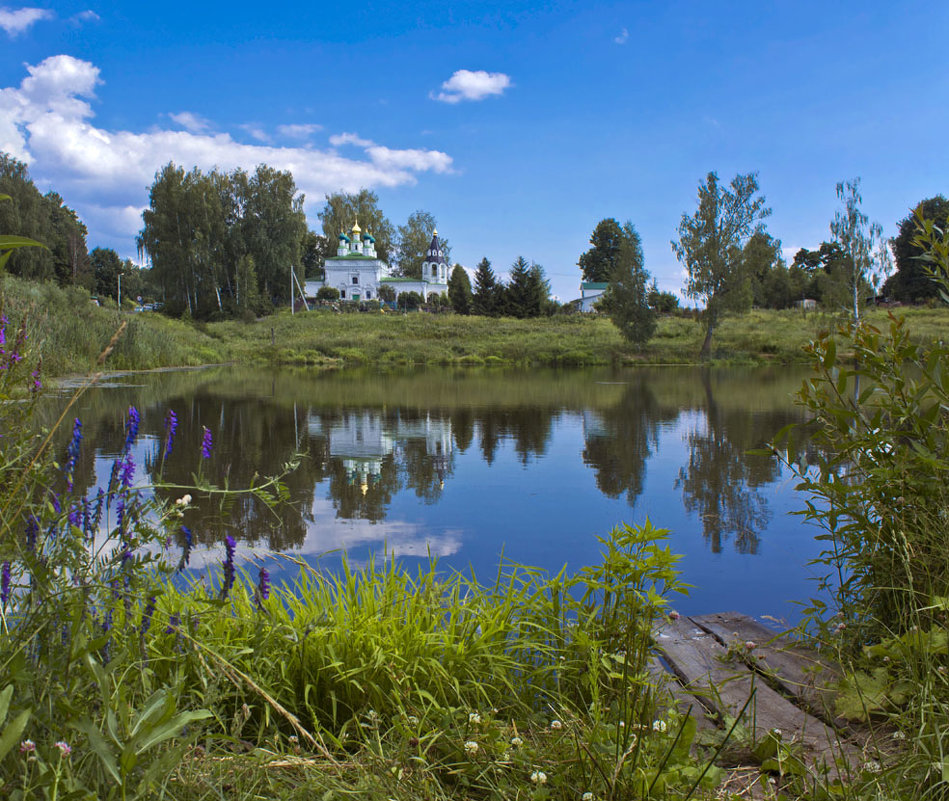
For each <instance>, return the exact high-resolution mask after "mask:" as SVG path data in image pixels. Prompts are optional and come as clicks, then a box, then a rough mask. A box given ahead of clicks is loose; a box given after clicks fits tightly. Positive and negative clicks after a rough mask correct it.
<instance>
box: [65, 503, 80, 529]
mask: <svg viewBox="0 0 949 801" xmlns="http://www.w3.org/2000/svg"><path fill="white" fill-rule="evenodd" d="M67 519H68V520H69V525H71V526H75V527H76V528H79V526H81V525H82V507H81V506H80V505H79V504H78V503H74V504H72V505H71V506H70V507H69V514H68V515H67Z"/></svg>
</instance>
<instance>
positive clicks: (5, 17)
mask: <svg viewBox="0 0 949 801" xmlns="http://www.w3.org/2000/svg"><path fill="white" fill-rule="evenodd" d="M55 16H56V15H55V14H53V12H52V11H50V10H49V9H47V8H17V9H12V8H6V7H2V8H0V28H3V30H5V31H6V32H7V34H8V35H9V36H16V35H17V34H20V33H23V32H24V31H25V30H27V29H28V28H29V27H30V26H32V25H33V24H34V23H36V22H39V21H40V20H41V19H53V17H55Z"/></svg>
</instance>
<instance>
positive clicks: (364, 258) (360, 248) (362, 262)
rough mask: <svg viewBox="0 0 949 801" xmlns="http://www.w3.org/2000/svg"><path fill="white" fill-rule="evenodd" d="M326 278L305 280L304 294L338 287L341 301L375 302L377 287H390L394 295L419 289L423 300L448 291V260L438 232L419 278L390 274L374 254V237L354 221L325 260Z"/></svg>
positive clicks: (313, 293) (433, 238)
mask: <svg viewBox="0 0 949 801" xmlns="http://www.w3.org/2000/svg"><path fill="white" fill-rule="evenodd" d="M324 269H325V278H324V279H323V280H322V281H319V280H309V281H307V282H306V296H307V297H308V298H313V297H316V293H317V292H318V291H319V290H320V288H321V287H324V286H328V287H333V288H335V289H338V290H339V298H340V300H349V301H363V300H369V301H376V300H379V288H380V287H382V286H391V287H392V288H393V289H394V290H395V293H396V298H398V296H399V295H401V294H402V293H403V292H418V293H419V294H420V295H421V296H422V297H423V298H425V300H429V298H431V297H432V296H437V295H441V294H442V293H443V292H448V262H447V261H446V260H445V254H444V252H443V251H442V246H441V244H440V243H439V241H438V231H435V232H434V234H433V235H432V242H431V244H430V245H429V246H428V253H427V254H426V257H425V261H424V262H423V263H422V278H421V279H418V278H400V277H398V276H393V275H391V274H390V271H389V266H388V265H387V264H386V263H385V262H384V261H382V259H380V258H379V257H378V256H377V255H376V240H375V239H374V238H373V236H372V234H370V233H369V232H368V231H366V232H365V233H363V231H362V229H361V228H360V227H359V221H358V220H357V221H356V222H355V223H354V224H353V228H352V231H351V232H350V235H348V236H347V235H346V234H345V233H341V234H340V235H339V246H338V247H337V249H336V256H335V257H333V258H329V259H326V262H325V265H324Z"/></svg>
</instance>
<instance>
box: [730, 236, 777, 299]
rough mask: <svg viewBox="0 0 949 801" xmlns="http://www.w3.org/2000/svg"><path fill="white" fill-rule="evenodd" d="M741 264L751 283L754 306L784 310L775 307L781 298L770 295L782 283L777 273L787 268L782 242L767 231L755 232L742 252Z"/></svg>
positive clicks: (746, 278)
mask: <svg viewBox="0 0 949 801" xmlns="http://www.w3.org/2000/svg"><path fill="white" fill-rule="evenodd" d="M741 262H742V267H741V269H742V272H743V273H744V276H745V280H747V281H748V283H749V288H750V293H749V294H750V300H751V303H752V305H754V306H758V307H760V308H784V306H783V305H775V304H776V303H780V302H781V299H780V298H775V297H771V295H770V294H769V293H770V292H771V291H772V290H775V289H777V288H778V285H779V283H780V279H776V278H775V275H774V274H775V272H776V271H778V272H780V271H781V270H783V269H784V267H785V265H784V257H783V256H782V255H781V240H780V239H775V238H774V237H773V236H771V234H769V233H768V232H767V231H755V232H754V233H753V234H752V235H751V236H750V237H748V241H747V242H745V246H744V247H743V248H742V250H741ZM784 272H785V273H786V272H787V271H786V270H784ZM779 294H780V293H779Z"/></svg>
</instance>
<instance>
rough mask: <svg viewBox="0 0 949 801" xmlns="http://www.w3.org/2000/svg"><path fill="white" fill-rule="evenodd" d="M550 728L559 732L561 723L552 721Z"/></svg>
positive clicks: (561, 726)
mask: <svg viewBox="0 0 949 801" xmlns="http://www.w3.org/2000/svg"><path fill="white" fill-rule="evenodd" d="M550 728H552V729H553V730H554V731H560V730H561V729H562V728H563V723H561V722H560V721H559V720H552V721H550Z"/></svg>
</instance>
